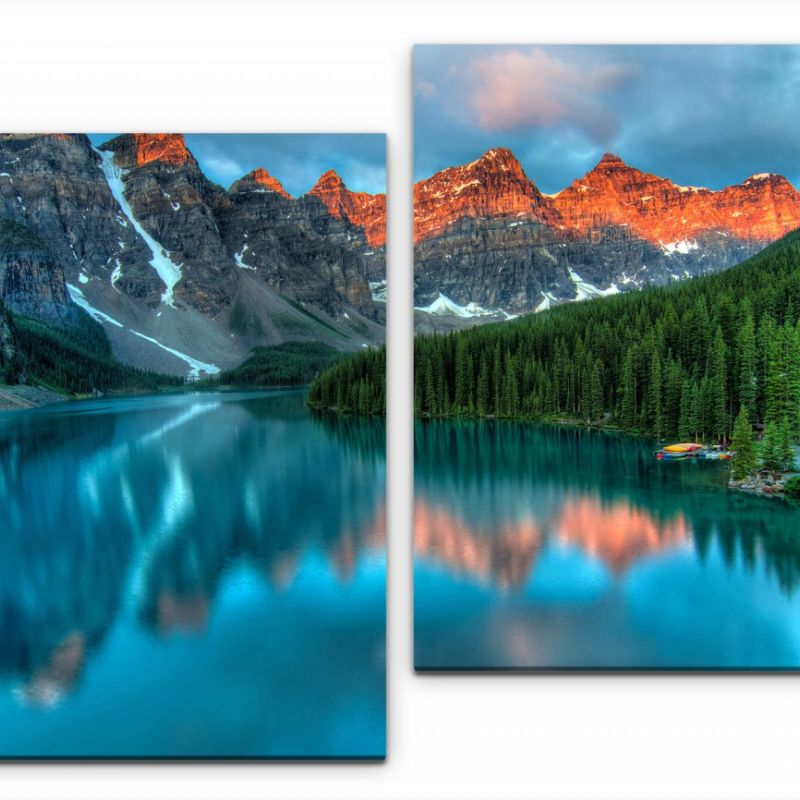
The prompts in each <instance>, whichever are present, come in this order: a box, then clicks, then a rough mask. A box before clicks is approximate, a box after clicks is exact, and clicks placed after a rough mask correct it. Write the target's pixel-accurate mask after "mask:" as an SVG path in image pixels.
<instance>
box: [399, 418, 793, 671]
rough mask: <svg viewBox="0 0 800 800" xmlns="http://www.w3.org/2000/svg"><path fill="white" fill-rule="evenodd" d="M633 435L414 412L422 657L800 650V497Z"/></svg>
mask: <svg viewBox="0 0 800 800" xmlns="http://www.w3.org/2000/svg"><path fill="white" fill-rule="evenodd" d="M653 450H654V445H653V444H652V443H651V442H648V441H647V440H644V439H637V438H634V437H630V436H625V435H622V434H615V433H608V432H600V431H594V430H584V429H577V428H568V427H559V426H546V425H534V424H525V423H514V422H493V421H486V422H419V423H417V424H416V427H415V452H416V456H415V493H416V498H415V515H414V546H415V580H414V611H415V664H416V667H417V669H422V670H427V669H430V670H461V669H477V670H493V669H545V670H546V669H609V670H615V669H648V670H652V669H706V670H726V669H729V670H747V669H756V670H778V669H796V668H798V667H800V511H798V507H797V506H794V505H791V504H789V503H787V502H784V501H782V500H777V499H769V498H763V497H755V496H750V495H745V494H743V493H741V492H735V491H732V490H730V489H728V488H727V486H726V483H727V479H728V473H729V468H728V466H727V465H726V464H724V463H720V462H716V463H715V462H704V461H689V460H687V461H671V462H660V461H657V460H656V459H655V458H654V457H653Z"/></svg>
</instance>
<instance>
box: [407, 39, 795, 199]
mask: <svg viewBox="0 0 800 800" xmlns="http://www.w3.org/2000/svg"><path fill="white" fill-rule="evenodd" d="M414 146H415V154H414V171H415V176H414V179H415V180H419V179H421V178H426V177H428V176H429V175H431V174H433V173H434V172H436V171H437V170H440V169H443V168H444V167H447V166H453V165H456V164H462V163H465V162H468V161H472V160H473V159H475V158H477V157H478V156H480V155H481V154H482V153H484V152H485V151H486V150H488V149H489V148H491V147H497V146H504V147H509V148H510V149H511V150H513V151H514V153H515V154H516V156H517V158H518V159H519V160H520V162H521V163H522V165H523V167H524V169H525V171H526V173H527V174H528V177H529V178H531V179H532V180H533V181H534V182H535V183H536V184H537V185H538V186H539V188H540V189H541V190H542V191H545V192H557V191H559V190H560V189H563V188H564V187H565V186H566V185H567V184H569V183H570V182H571V181H572V180H573V179H575V178H578V177H580V176H581V175H583V174H584V173H585V172H587V171H588V170H589V169H591V168H592V167H593V166H594V165H595V164H596V163H597V161H598V160H599V159H600V157H601V156H602V155H603V153H604V152H606V151H610V152H614V153H617V154H618V155H620V156H621V157H622V158H623V159H625V161H627V162H628V163H629V164H631V165H632V166H636V167H638V168H639V169H642V170H645V171H647V172H654V173H656V174H657V175H663V176H665V177H668V178H671V179H672V180H674V181H675V182H677V183H680V184H690V185H695V186H708V187H710V188H712V189H718V188H720V187H722V186H726V185H729V184H731V183H739V182H741V181H742V180H744V179H745V178H747V177H748V176H750V175H752V174H754V173H758V172H778V173H780V174H782V175H785V176H786V177H787V178H788V179H789V180H790V181H792V183H794V185H795V186H798V187H800V47H796V46H740V45H735V46H624V45H615V46H608V45H598V46H572V45H570V46H549V47H539V46H524V45H507V46H506V45H503V46H472V45H450V46H448V45H423V46H417V47H415V48H414Z"/></svg>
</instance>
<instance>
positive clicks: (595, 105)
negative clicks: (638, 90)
mask: <svg viewBox="0 0 800 800" xmlns="http://www.w3.org/2000/svg"><path fill="white" fill-rule="evenodd" d="M467 74H468V76H469V79H470V83H471V86H472V92H471V97H470V104H471V107H472V111H473V113H474V114H475V116H476V119H477V123H478V125H479V126H480V127H481V128H482V129H483V130H498V131H501V130H512V129H515V128H519V127H523V126H528V127H542V128H547V127H553V126H555V125H559V124H568V123H571V124H573V125H575V126H577V127H579V128H580V129H582V130H583V131H584V132H585V133H587V134H588V135H589V136H590V138H592V139H593V140H595V141H604V140H606V139H608V138H610V137H611V136H613V134H614V133H615V132H616V131H617V128H618V122H617V119H616V116H615V115H614V114H613V113H612V111H611V110H610V109H609V107H608V106H607V105H605V104H604V103H603V99H602V95H603V94H604V93H606V92H609V91H610V90H613V89H616V88H618V87H619V86H621V85H623V84H625V83H626V82H627V81H629V80H630V79H631V78H632V77H633V76H634V75H635V74H636V70H635V68H634V67H632V66H631V65H627V64H607V65H603V66H600V67H591V66H586V65H579V64H576V63H570V62H567V61H562V60H560V59H558V58H555V57H553V56H551V55H549V54H548V53H546V52H544V51H543V50H541V49H539V48H533V49H531V50H529V51H527V52H525V51H520V50H506V51H503V52H500V53H496V54H493V55H490V56H486V57H482V58H479V59H476V60H475V61H473V62H472V64H471V65H470V67H469V69H468V72H467Z"/></svg>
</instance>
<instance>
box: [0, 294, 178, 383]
mask: <svg viewBox="0 0 800 800" xmlns="http://www.w3.org/2000/svg"><path fill="white" fill-rule="evenodd" d="M76 320H77V321H76V324H74V325H73V326H72V327H71V328H70V329H69V330H68V331H65V330H60V329H56V328H53V327H51V326H48V325H45V324H43V323H42V322H38V321H36V320H33V319H29V318H27V317H20V316H16V315H13V314H11V313H10V312H8V310H7V309H5V308H4V307H3V306H2V304H1V303H0V382H4V383H7V384H12V385H13V384H16V383H21V382H23V383H32V384H41V385H43V386H46V387H48V388H50V389H55V390H56V391H60V392H63V393H65V394H89V393H91V392H93V391H95V390H97V391H102V392H107V391H112V390H113V391H123V390H131V389H156V388H158V387H159V386H165V385H169V386H180V385H182V384H183V382H184V381H183V378H180V377H176V376H174V375H161V374H158V373H155V372H149V371H145V370H140V369H135V368H133V367H129V366H126V365H124V364H120V363H119V361H117V360H116V359H115V358H114V356H113V355H112V353H111V345H110V344H109V342H108V338H107V337H106V334H105V331H104V330H103V328H102V327H101V326H100V325H99V324H98V323H97V322H95V321H94V320H92V319H91V318H90V317H89V316H88V314H85V313H84V312H83V311H81V310H80V309H76Z"/></svg>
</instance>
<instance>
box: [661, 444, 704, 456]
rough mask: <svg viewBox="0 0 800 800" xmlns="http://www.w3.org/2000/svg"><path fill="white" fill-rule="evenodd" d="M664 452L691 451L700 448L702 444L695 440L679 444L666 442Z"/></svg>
mask: <svg viewBox="0 0 800 800" xmlns="http://www.w3.org/2000/svg"><path fill="white" fill-rule="evenodd" d="M663 449H664V452H666V453H691V452H692V451H694V450H702V449H703V445H701V444H697V442H681V443H679V444H668V445H667V446H666V447H664V448H663Z"/></svg>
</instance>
